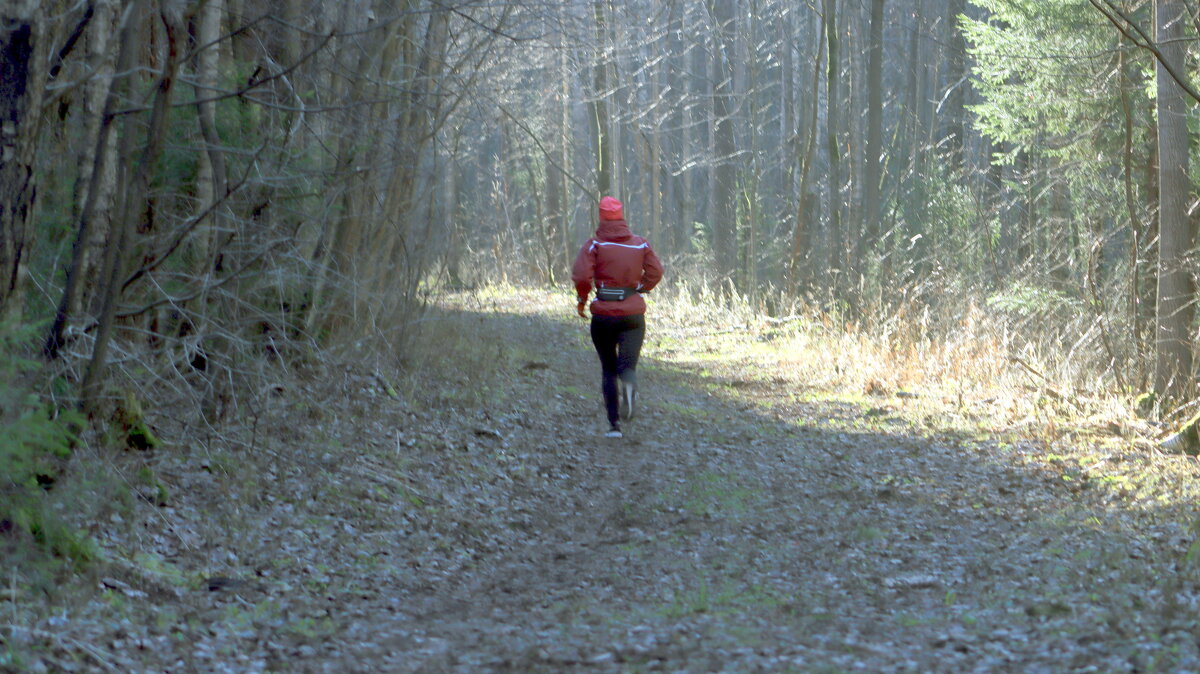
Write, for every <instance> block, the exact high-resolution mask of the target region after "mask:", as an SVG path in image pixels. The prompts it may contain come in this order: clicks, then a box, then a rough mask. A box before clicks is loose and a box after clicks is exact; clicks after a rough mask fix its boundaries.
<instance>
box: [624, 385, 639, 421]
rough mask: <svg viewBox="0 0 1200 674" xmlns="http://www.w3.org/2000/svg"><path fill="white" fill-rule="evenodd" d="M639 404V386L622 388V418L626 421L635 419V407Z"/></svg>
mask: <svg viewBox="0 0 1200 674" xmlns="http://www.w3.org/2000/svg"><path fill="white" fill-rule="evenodd" d="M636 403H637V386H635V385H634V384H625V385H624V386H622V387H621V418H622V419H624V420H625V421H629V420H631V419H633V410H634V405H635V404H636Z"/></svg>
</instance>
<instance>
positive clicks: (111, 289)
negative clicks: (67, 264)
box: [80, 0, 185, 414]
mask: <svg viewBox="0 0 1200 674" xmlns="http://www.w3.org/2000/svg"><path fill="white" fill-rule="evenodd" d="M142 1H143V0H134V3H133V5H132V7H131V9H130V17H129V21H131V22H137V21H138V19H139V16H140V14H141V12H140V10H141V6H142ZM160 16H161V20H162V25H163V28H164V34H165V39H166V44H165V45H164V51H165V52H166V53H165V58H164V60H163V64H162V70H161V73H160V75H159V78H158V83H157V87H156V88H155V94H154V101H153V104H152V106H151V110H150V121H149V124H148V128H147V131H146V145H145V147H143V149H142V151H141V152H140V153H139V154H138V157H137V158H136V159H134V158H133V157H132V153H130V152H124V153H122V154H123V156H125V157H127V158H128V159H129V161H130V164H129V165H128V166H127V168H126V170H127V171H130V170H131V171H132V178H131V180H130V181H129V183H128V184H127V186H126V187H125V188H124V195H123V197H122V199H121V209H120V216H121V217H120V219H119V220H118V221H117V222H116V223H115V224H114V227H113V237H112V241H110V242H109V246H108V248H109V250H108V251H106V260H105V268H104V269H103V282H104V284H103V286H102V290H101V297H102V301H103V304H102V308H101V312H100V317H99V321H98V323H97V329H96V346H95V348H94V349H93V351H92V358H91V361H90V362H89V363H88V369H87V374H86V375H85V377H84V380H83V383H82V385H81V387H80V389H81V403H82V408H83V409H84V411H85V412H87V413H89V414H90V413H92V412H93V411H94V410H95V405H96V402H97V399H98V393H99V391H98V389H99V385H100V383H101V382H102V381H103V379H104V373H105V370H106V368H107V365H108V362H107V360H108V346H109V342H110V341H111V339H112V332H113V327H114V323H115V318H116V313H117V302H118V301H119V300H120V296H121V285H122V281H123V279H124V270H125V267H126V266H127V259H126V257H127V248H128V245H129V241H130V238H131V234H132V233H133V231H134V230H135V229H137V228H139V227H140V226H142V225H143V224H144V222H145V220H146V218H147V216H148V208H149V193H150V182H151V178H152V172H153V170H154V166H155V164H156V163H157V161H158V157H159V154H160V152H161V150H162V146H163V142H164V139H165V137H166V125H167V117H168V111H169V109H170V104H171V94H172V92H173V91H174V86H175V79H176V74H177V73H176V71H177V69H178V67H179V56H180V40H181V39H182V38H183V34H184V32H185V29H184V27H183V25H182V20H183V17H182V16H181V14H180V13H179V8H178V7H177V6H176V5H175V3H173V2H164V3H163V4H162V6H161V11H160ZM125 119H126V125H125V129H124V130H123V135H124V138H123V143H124V144H125V145H126V146H128V145H129V143H130V141H131V136H132V135H133V129H132V128H131V127H132V121H131V120H132V115H130V116H127V117H126V118H125Z"/></svg>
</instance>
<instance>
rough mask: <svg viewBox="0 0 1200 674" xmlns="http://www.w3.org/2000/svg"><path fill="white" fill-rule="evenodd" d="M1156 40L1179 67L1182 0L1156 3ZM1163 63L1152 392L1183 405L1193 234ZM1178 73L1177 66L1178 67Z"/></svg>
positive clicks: (1179, 135) (1176, 115)
mask: <svg viewBox="0 0 1200 674" xmlns="http://www.w3.org/2000/svg"><path fill="white" fill-rule="evenodd" d="M1154 9H1155V17H1154V20H1155V28H1156V31H1155V33H1156V35H1155V37H1156V40H1157V42H1158V45H1159V50H1160V51H1161V53H1162V57H1163V58H1162V60H1165V61H1167V62H1169V63H1170V64H1172V65H1176V66H1180V67H1181V66H1182V65H1183V63H1184V57H1185V55H1186V54H1185V45H1184V42H1183V27H1184V25H1185V18H1186V14H1185V7H1184V3H1183V2H1182V1H1181V0H1156V2H1155V4H1154ZM1162 60H1160V61H1156V62H1155V77H1156V90H1157V93H1158V161H1159V164H1158V166H1159V169H1158V172H1159V179H1158V195H1159V196H1158V203H1159V207H1158V231H1159V247H1158V302H1157V312H1156V314H1157V326H1156V331H1155V350H1156V354H1157V357H1156V359H1155V368H1154V391H1155V392H1156V393H1157V394H1158V395H1159V397H1160V398H1162V399H1164V400H1173V401H1176V402H1183V401H1184V400H1187V399H1190V398H1191V397H1192V395H1193V393H1194V391H1195V375H1194V373H1193V372H1192V342H1191V326H1192V317H1193V316H1194V314H1195V308H1194V305H1193V302H1194V299H1195V289H1194V288H1193V287H1192V280H1191V274H1190V272H1189V269H1188V266H1187V255H1188V252H1189V251H1190V250H1191V249H1192V247H1193V245H1194V244H1195V238H1196V237H1195V232H1194V228H1193V226H1192V223H1191V221H1190V219H1189V218H1188V214H1187V205H1188V198H1189V195H1190V192H1191V190H1190V187H1191V185H1190V183H1189V179H1188V130H1187V99H1186V94H1185V93H1184V90H1183V88H1182V87H1181V86H1180V85H1179V83H1178V82H1176V81H1175V79H1174V78H1172V77H1171V75H1170V73H1169V72H1168V71H1167V68H1166V66H1165V65H1164V64H1163V63H1162ZM1177 70H1178V68H1177Z"/></svg>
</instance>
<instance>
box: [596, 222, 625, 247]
mask: <svg viewBox="0 0 1200 674" xmlns="http://www.w3.org/2000/svg"><path fill="white" fill-rule="evenodd" d="M596 238H597V239H599V240H601V241H614V242H616V243H620V242H622V241H628V240H629V239H632V238H633V232H630V231H629V225H628V224H626V222H625V221H624V220H601V221H600V226H599V227H597V228H596Z"/></svg>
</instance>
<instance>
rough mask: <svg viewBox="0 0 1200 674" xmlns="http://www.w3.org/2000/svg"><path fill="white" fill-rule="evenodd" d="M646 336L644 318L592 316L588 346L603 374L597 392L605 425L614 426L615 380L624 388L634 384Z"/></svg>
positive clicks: (615, 421)
mask: <svg viewBox="0 0 1200 674" xmlns="http://www.w3.org/2000/svg"><path fill="white" fill-rule="evenodd" d="M645 336H646V317H645V316H643V315H641V314H638V315H637V316H592V343H593V344H595V345H596V353H598V354H600V369H601V371H602V372H603V373H604V374H603V378H602V379H601V382H600V389H601V390H602V391H603V392H604V411H605V412H607V413H608V423H610V424H615V423H617V409H618V401H617V378H618V377H619V378H620V379H621V381H623V382H625V384H626V385H634V384H636V383H637V372H636V370H637V362H638V354H639V353H641V351H642V339H644V338H645Z"/></svg>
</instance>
